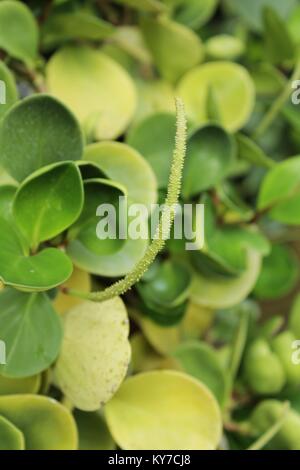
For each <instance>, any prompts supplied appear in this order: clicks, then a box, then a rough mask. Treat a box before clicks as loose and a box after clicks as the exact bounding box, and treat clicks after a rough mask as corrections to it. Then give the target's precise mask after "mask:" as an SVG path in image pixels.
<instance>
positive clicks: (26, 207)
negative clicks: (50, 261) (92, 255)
mask: <svg viewBox="0 0 300 470" xmlns="http://www.w3.org/2000/svg"><path fill="white" fill-rule="evenodd" d="M82 205H83V187H82V181H81V176H80V172H79V170H78V168H77V166H76V165H75V164H73V163H71V162H68V163H57V164H54V165H51V166H48V167H44V168H42V169H40V170H38V171H37V172H36V173H33V174H32V175H31V176H30V177H29V178H27V179H26V180H25V181H23V183H22V185H21V186H20V187H19V189H18V191H17V193H16V196H15V199H14V203H13V212H14V217H15V220H16V222H17V224H18V226H19V228H20V230H21V231H22V233H23V234H24V236H25V237H26V240H28V242H29V243H30V245H31V246H32V247H37V246H38V244H39V243H40V242H42V241H45V240H48V239H50V238H54V237H55V236H56V235H58V234H59V233H61V232H63V231H64V230H65V229H66V228H68V227H70V225H72V223H73V222H74V221H75V220H76V219H77V218H78V217H79V215H80V212H81V210H82Z"/></svg>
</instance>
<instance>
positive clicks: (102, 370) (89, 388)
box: [55, 297, 130, 411]
mask: <svg viewBox="0 0 300 470" xmlns="http://www.w3.org/2000/svg"><path fill="white" fill-rule="evenodd" d="M64 318H65V323H64V331H65V335H64V340H63V344H62V349H61V353H60V356H59V358H58V361H57V363H56V366H55V376H56V381H57V383H58V385H59V387H60V389H61V390H62V391H63V393H64V394H65V395H66V396H67V398H68V399H69V400H70V401H71V403H73V404H74V406H76V408H79V409H81V410H84V411H95V410H97V409H98V408H99V407H100V406H103V405H104V403H106V402H107V401H108V400H110V398H111V397H112V396H113V395H114V393H115V392H116V390H117V389H118V388H119V386H120V383H121V382H122V380H123V379H124V376H125V374H126V371H127V367H128V364H129V360H130V345H129V341H128V333H129V325H128V318H127V312H126V309H125V306H124V304H123V302H122V301H121V299H119V298H117V297H116V298H114V299H112V300H108V301H106V302H102V303H93V302H85V303H82V304H80V305H78V306H76V307H75V308H74V309H72V310H70V311H69V312H68V313H67V314H66V316H65V317H64Z"/></svg>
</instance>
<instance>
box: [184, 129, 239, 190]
mask: <svg viewBox="0 0 300 470" xmlns="http://www.w3.org/2000/svg"><path fill="white" fill-rule="evenodd" d="M235 155H236V146H235V142H234V140H233V138H232V137H231V136H230V135H229V134H228V133H227V132H226V131H225V130H224V129H222V127H219V126H216V125H208V126H205V127H202V128H201V129H198V130H197V131H195V132H194V133H193V134H192V135H191V136H190V138H189V140H188V147H187V155H186V162H185V166H184V171H183V183H182V184H183V188H182V192H183V195H184V196H185V197H192V196H195V195H196V194H199V193H200V192H201V191H203V190H205V189H208V188H210V187H212V186H215V185H216V184H217V183H219V182H220V181H221V180H222V179H223V178H225V177H226V176H227V175H228V173H229V171H230V169H231V167H232V165H233V163H234V160H235Z"/></svg>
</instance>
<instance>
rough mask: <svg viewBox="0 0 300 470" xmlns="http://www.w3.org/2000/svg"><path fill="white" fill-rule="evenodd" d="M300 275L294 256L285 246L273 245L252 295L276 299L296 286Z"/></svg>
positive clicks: (299, 268) (297, 262) (296, 259)
mask: <svg viewBox="0 0 300 470" xmlns="http://www.w3.org/2000/svg"><path fill="white" fill-rule="evenodd" d="M299 275H300V267H299V261H298V258H297V256H296V254H295V253H294V252H293V251H292V250H291V249H290V248H289V247H287V246H284V245H273V246H272V251H271V253H270V254H269V256H267V257H266V258H265V259H264V260H263V264H262V269H261V272H260V275H259V278H258V280H257V283H256V286H255V289H254V293H255V295H256V297H258V298H259V299H264V300H265V299H278V298H280V297H284V296H285V295H287V294H288V293H289V292H290V291H291V290H292V289H293V288H294V287H295V285H296V283H297V281H298V279H299Z"/></svg>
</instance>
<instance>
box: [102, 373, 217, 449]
mask: <svg viewBox="0 0 300 470" xmlns="http://www.w3.org/2000/svg"><path fill="white" fill-rule="evenodd" d="M105 416H106V419H107V422H108V426H109V429H110V431H111V433H112V435H113V437H114V439H115V440H116V442H117V444H118V445H119V446H120V447H121V448H122V449H126V450H141V449H143V450H147V449H157V450H166V449H169V450H177V449H180V450H192V449H194V450H196V449H198V450H213V449H216V447H217V446H218V444H219V441H220V438H221V426H222V424H221V415H220V410H219V407H218V405H217V402H216V401H215V399H214V397H213V395H212V394H211V392H210V391H209V390H208V389H207V388H206V387H205V386H204V385H202V384H201V383H199V382H198V381H196V380H195V379H193V378H191V377H189V376H188V375H185V374H183V373H181V372H175V371H155V372H146V373H143V374H138V375H136V376H134V377H131V378H129V379H127V380H126V381H125V382H124V384H123V385H122V387H121V388H120V389H119V391H118V392H117V393H116V395H115V396H114V397H113V398H112V400H110V402H108V403H107V405H106V406H105Z"/></svg>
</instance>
